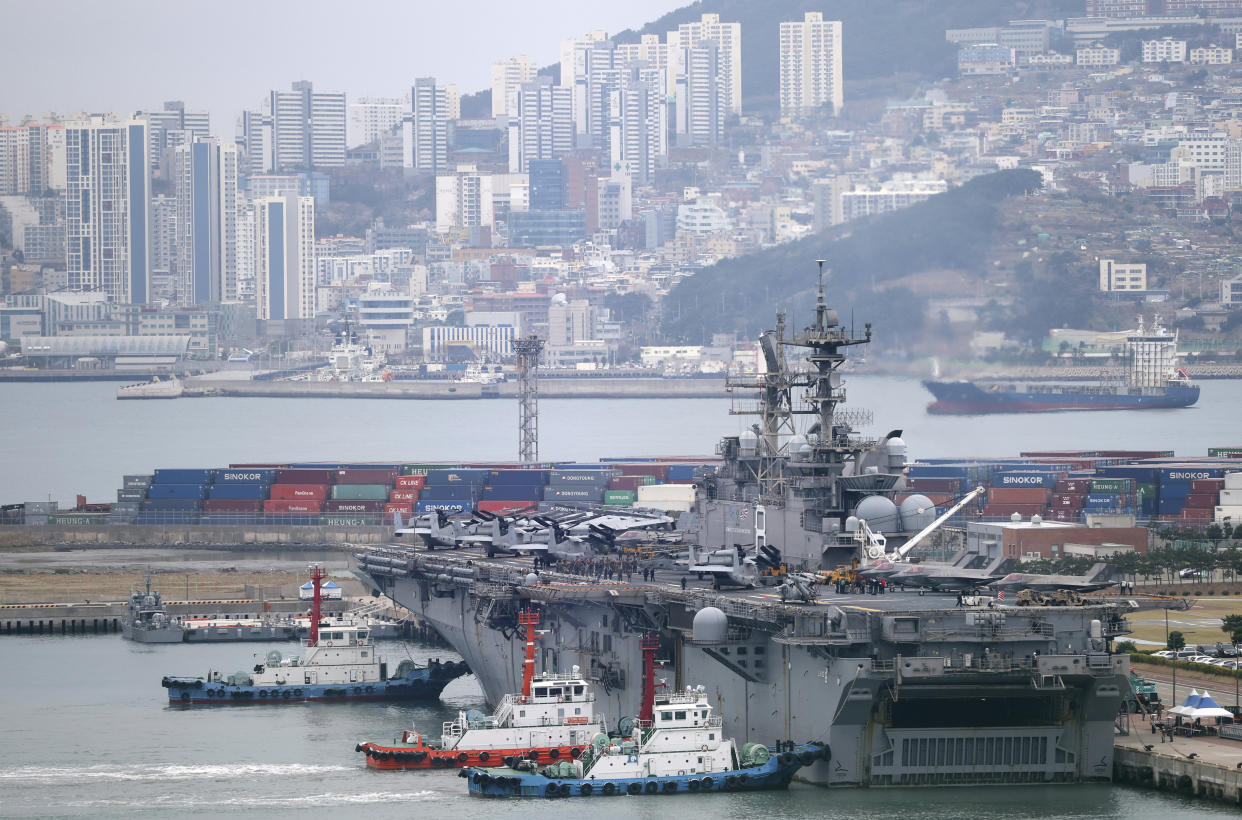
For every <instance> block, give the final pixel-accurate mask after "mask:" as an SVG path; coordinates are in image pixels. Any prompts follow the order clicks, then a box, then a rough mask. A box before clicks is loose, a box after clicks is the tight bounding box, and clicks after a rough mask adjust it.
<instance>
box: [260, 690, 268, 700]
mask: <svg viewBox="0 0 1242 820" xmlns="http://www.w3.org/2000/svg"><path fill="white" fill-rule="evenodd" d="M259 697H261V698H265V697H267V690H266V689H260V690H259Z"/></svg>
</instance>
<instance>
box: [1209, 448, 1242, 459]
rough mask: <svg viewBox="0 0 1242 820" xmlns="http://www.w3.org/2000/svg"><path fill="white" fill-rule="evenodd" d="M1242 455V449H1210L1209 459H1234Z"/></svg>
mask: <svg viewBox="0 0 1242 820" xmlns="http://www.w3.org/2000/svg"><path fill="white" fill-rule="evenodd" d="M1240 454H1242V447H1209V448H1208V458H1233V457H1234V456H1237V455H1240Z"/></svg>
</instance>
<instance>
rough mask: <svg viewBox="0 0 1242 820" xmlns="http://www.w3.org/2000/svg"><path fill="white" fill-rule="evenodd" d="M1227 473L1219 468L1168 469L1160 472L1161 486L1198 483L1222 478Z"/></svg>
mask: <svg viewBox="0 0 1242 820" xmlns="http://www.w3.org/2000/svg"><path fill="white" fill-rule="evenodd" d="M1224 474H1225V471H1224V470H1222V469H1220V468H1219V467H1195V466H1193V465H1186V466H1184V467H1167V468H1164V469H1162V470H1161V471H1160V484H1161V486H1163V485H1164V484H1165V483H1166V482H1169V483H1172V482H1175V481H1177V482H1181V481H1197V480H1199V479H1201V478H1220V477H1221V476H1223V475H1224Z"/></svg>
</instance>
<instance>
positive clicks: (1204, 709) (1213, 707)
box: [1186, 692, 1233, 718]
mask: <svg viewBox="0 0 1242 820" xmlns="http://www.w3.org/2000/svg"><path fill="white" fill-rule="evenodd" d="M1186 717H1192V718H1214V717H1215V718H1222V717H1227V718H1231V717H1233V713H1232V712H1230V711H1229V710H1228V709H1223V708H1221V705H1220V704H1219V703H1217V702H1216V701H1214V700H1212V696H1211V695H1209V694H1208V693H1207V692H1204V693H1203V694H1202V695H1201V696H1200V697H1199V703H1198V705H1196V706H1195V707H1194V708H1193V709H1191V710H1190V711H1189V712H1187V713H1186Z"/></svg>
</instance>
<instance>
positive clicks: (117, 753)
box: [0, 635, 1236, 820]
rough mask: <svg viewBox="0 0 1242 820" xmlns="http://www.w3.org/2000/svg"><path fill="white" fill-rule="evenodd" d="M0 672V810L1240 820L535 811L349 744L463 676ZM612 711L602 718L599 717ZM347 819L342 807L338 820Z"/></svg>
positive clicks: (63, 659) (94, 648)
mask: <svg viewBox="0 0 1242 820" xmlns="http://www.w3.org/2000/svg"><path fill="white" fill-rule="evenodd" d="M3 641H4V643H3V651H4V658H5V663H4V664H2V665H0V691H2V692H3V693H4V695H3V698H0V721H2V722H3V723H2V725H3V726H4V727H5V742H4V743H3V744H0V795H3V800H0V816H3V817H118V818H119V817H126V818H132V817H220V816H228V817H259V816H262V817H265V818H283V817H290V818H292V817H305V816H307V815H308V814H310V813H312V812H318V813H322V812H335V813H337V814H338V815H340V816H348V817H363V816H365V817H367V818H368V820H383V819H384V818H408V817H413V816H434V817H438V818H465V817H472V818H476V819H481V818H490V817H528V816H533V815H535V814H536V813H546V812H551V813H553V814H555V815H557V816H570V814H571V813H574V814H577V813H579V812H582V811H589V813H590V816H592V817H601V816H602V817H614V816H615V817H620V816H626V817H638V818H647V817H650V818H657V817H666V816H668V815H669V813H670V812H676V813H677V814H678V815H679V816H680V817H682V818H683V819H684V820H699V818H702V820H720V818H732V817H748V818H760V817H784V818H793V817H824V816H831V817H834V818H839V819H840V820H853V818H858V820H864V818H865V819H866V820H887V819H888V818H893V820H898V819H899V818H900V819H901V820H904V818H906V817H909V816H910V815H911V814H912V813H917V815H918V816H919V817H920V818H923V820H940V819H941V818H943V820H965V818H988V820H1007V819H1009V818H1013V819H1014V820H1018V819H1019V818H1021V819H1023V820H1025V818H1125V820H1164V818H1167V817H1169V816H1174V815H1176V816H1177V817H1179V818H1181V819H1182V820H1192V818H1200V817H1204V818H1206V817H1224V816H1236V812H1235V811H1233V810H1230V809H1229V808H1227V807H1220V806H1214V805H1212V804H1209V803H1199V802H1195V801H1192V800H1188V799H1185V798H1180V797H1175V796H1169V795H1163V794H1156V793H1151V792H1144V791H1139V790H1135V789H1131V788H1127V787H1121V786H1108V785H1092V786H1061V787H1047V788H1042V787H981V786H974V787H968V788H951V787H950V788H941V789H913V788H912V789H831V790H825V789H822V788H818V787H814V786H807V785H803V784H798V783H795V784H794V785H793V786H792V787H791V788H790V789H789V790H788V791H787V792H767V793H751V794H727V793H722V794H712V795H699V796H693V797H692V796H690V795H681V796H676V797H668V798H660V797H656V798H645V797H639V798H630V797H622V798H618V799H617V800H616V801H615V802H613V803H607V802H601V801H600V800H592V801H591V803H590V805H589V806H586V805H585V804H580V803H578V802H577V801H573V800H565V801H556V802H555V803H551V804H549V803H547V802H546V801H544V800H536V801H533V802H524V801H511V800H489V799H485V798H477V797H470V796H468V795H467V793H466V784H465V782H464V781H463V780H461V779H460V778H458V777H457V774H456V772H455V771H450V772H443V771H434V770H433V771H424V772H404V771H395V772H392V771H373V770H370V769H367V768H366V767H365V765H364V762H363V756H362V755H361V754H358V753H356V752H354V745H355V743H357V742H358V741H360V740H380V741H388V740H391V739H392V738H393V737H394V736H396V735H398V734H400V732H401V730H402V729H403V728H406V727H408V726H409V725H410V724H411V722H415V723H417V725H418V727H419V729H420V730H422V731H424V732H426V733H427V734H429V735H431V736H433V737H434V736H437V735H438V734H439V728H440V724H441V722H442V721H444V720H449V719H452V718H453V717H455V716H456V715H455V712H456V710H457V709H470V708H484V704H483V702H482V697H481V695H480V692H479V690H478V688H477V686H475V685H474V682H473V678H461V679H459V680H457V681H454V682H453V683H451V684H450V685H449V687H448V688H447V689H446V690H445V692H444V695H443V698H442V702H441V703H439V704H434V705H394V704H376V703H367V704H282V705H278V706H271V705H265V704H255V705H244V706H224V707H217V708H212V707H189V708H187V707H178V706H169V705H168V701H167V695H166V693H165V690H164V689H163V688H162V687H161V686H160V678H161V677H162V676H163V675H167V674H195V675H197V674H205V673H206V672H207V671H208V670H209V669H218V670H223V671H225V672H226V673H227V672H231V671H234V670H238V669H245V668H247V667H248V666H250V665H252V664H253V663H255V662H257V661H258V660H261V659H262V658H263V657H264V655H265V654H266V653H267V651H268V650H269V649H276V650H278V651H280V652H282V653H289V652H291V651H292V647H291V645H290V644H272V645H271V646H268V645H254V646H236V645H218V644H208V645H189V644H184V645H182V644H165V645H151V644H135V643H130V642H128V641H125V640H123V639H121V638H120V637H119V636H115V635H111V636H105V637H82V638H49V637H10V638H4V639H3ZM380 651H381V653H382V654H383V655H384V656H385V657H386V658H388V659H389V661H390V663H391V662H394V661H396V660H399V659H401V658H404V657H412V658H414V659H415V660H419V661H422V660H426V659H427V658H429V657H442V658H447V657H449V653H447V652H445V651H444V650H440V649H430V648H426V647H422V646H419V645H414V644H408V645H406V644H398V643H395V642H394V643H387V642H386V643H382V644H381V645H380ZM610 718H611V716H610ZM342 812H343V813H344V814H343V815H341V813H342Z"/></svg>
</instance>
